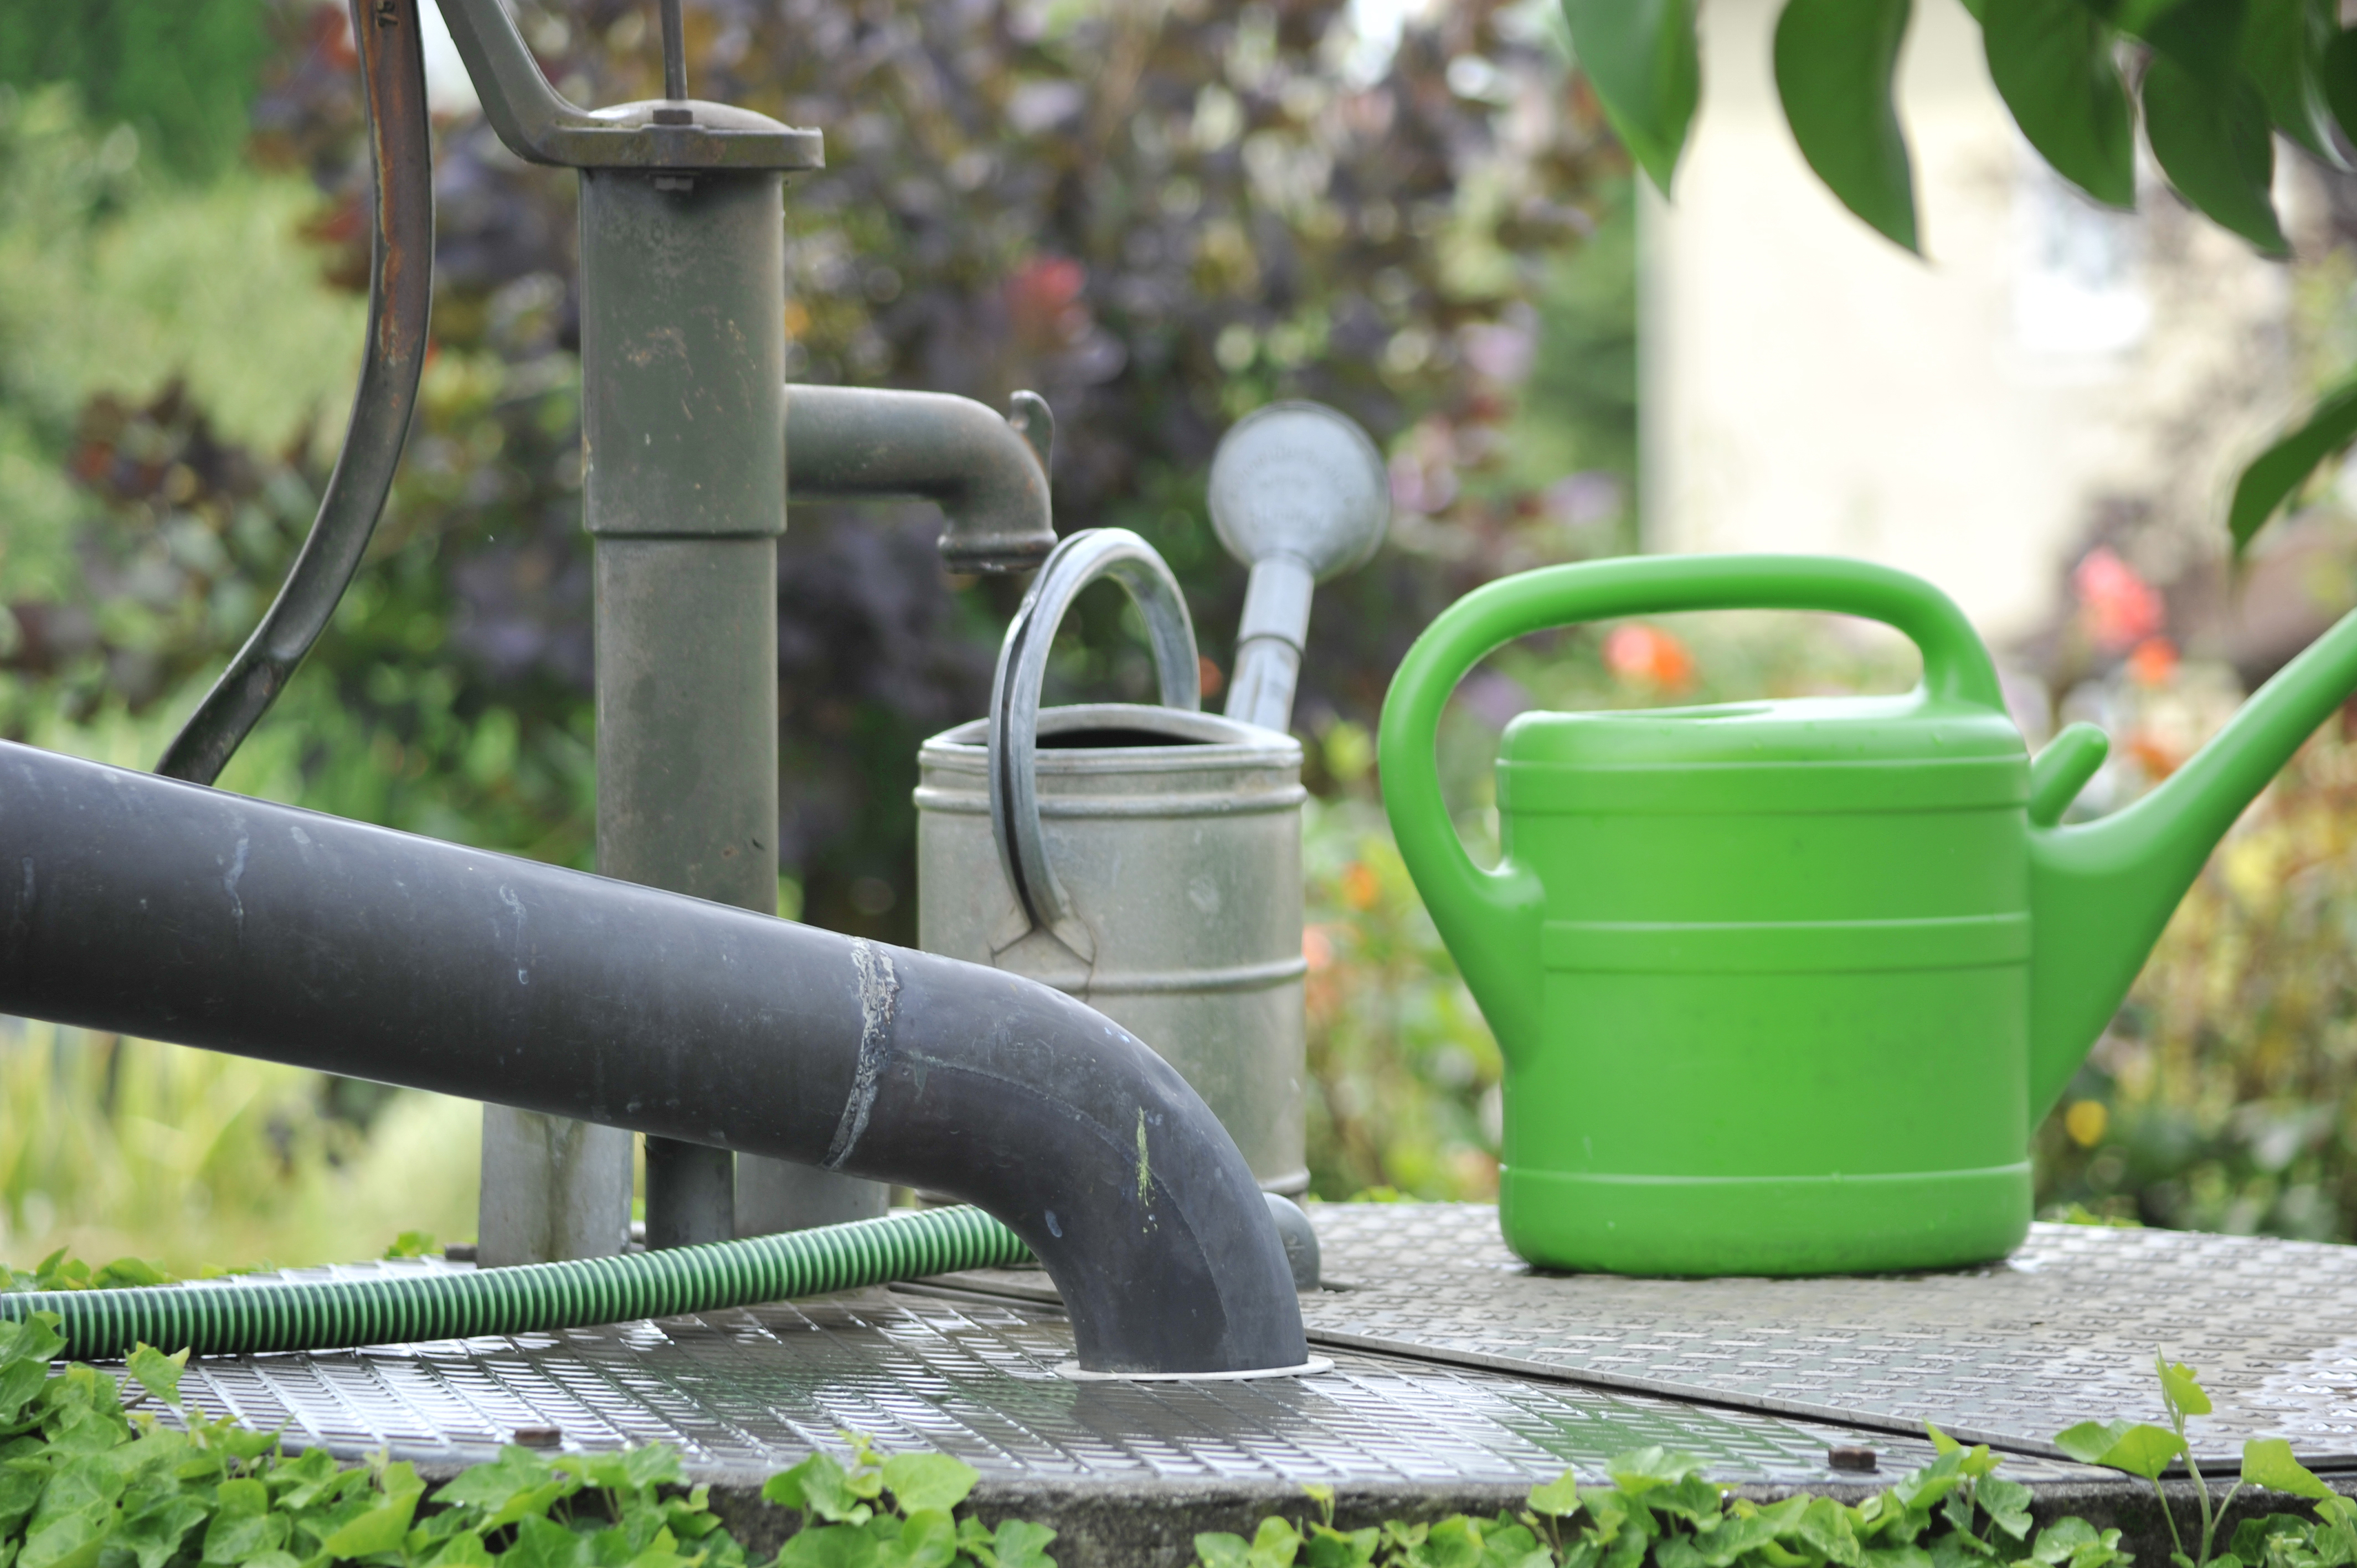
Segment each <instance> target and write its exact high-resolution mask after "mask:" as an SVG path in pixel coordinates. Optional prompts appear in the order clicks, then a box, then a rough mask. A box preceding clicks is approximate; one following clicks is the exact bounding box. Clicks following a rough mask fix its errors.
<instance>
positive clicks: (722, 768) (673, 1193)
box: [480, 168, 881, 1263]
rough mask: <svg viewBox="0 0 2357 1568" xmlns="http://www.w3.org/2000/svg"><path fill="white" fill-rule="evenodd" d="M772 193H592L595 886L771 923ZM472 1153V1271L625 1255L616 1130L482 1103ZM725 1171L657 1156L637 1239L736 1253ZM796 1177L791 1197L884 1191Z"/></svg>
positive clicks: (701, 1153)
mask: <svg viewBox="0 0 2357 1568" xmlns="http://www.w3.org/2000/svg"><path fill="white" fill-rule="evenodd" d="M783 185H784V180H783V177H782V175H781V174H780V173H779V172H776V171H773V170H748V171H743V172H739V171H736V170H729V171H725V172H716V171H713V170H708V169H699V170H695V171H693V172H664V171H657V170H645V169H627V168H585V169H583V170H582V174H581V276H582V286H581V340H582V341H581V349H582V387H583V408H582V445H583V449H584V456H585V486H586V508H585V510H586V518H587V527H588V531H589V533H590V535H591V538H592V540H593V541H594V551H595V563H596V596H597V607H596V616H597V621H596V650H597V869H598V870H599V871H600V872H602V873H604V874H606V875H609V876H618V877H623V878H627V879H629V880H630V881H633V882H643V883H646V884H649V885H651V886H658V887H663V888H668V889H670V890H672V891H673V892H678V893H686V894H690V895H693V896H694V897H699V898H708V899H711V900H713V901H715V902H716V903H724V904H734V905H737V906H739V907H741V908H748V909H755V910H759V912H761V913H763V914H768V915H774V914H776V913H777V899H778V845H777V832H778V659H777V636H778V632H777V540H778V535H779V534H780V533H782V532H784V531H785V521H786V506H785V451H784V395H785V394H784V381H785V374H784V370H785V367H784V358H785V323H784V305H785V300H784V275H785V263H784V215H783V206H782V203H783ZM679 1048H680V1049H682V1050H683V1051H684V1050H687V1049H691V1048H693V1047H692V1045H691V1044H690V1043H689V1042H687V1041H684V1040H683V1041H682V1042H681V1043H680V1047H679ZM631 1109H632V1108H630V1107H626V1106H622V1107H616V1108H615V1110H616V1112H617V1114H618V1115H619V1116H622V1117H627V1116H628V1115H629V1113H630V1110H631ZM483 1153H484V1183H483V1209H482V1230H481V1240H480V1256H481V1258H482V1260H483V1261H484V1262H487V1263H506V1262H526V1261H533V1260H536V1259H539V1258H553V1257H581V1256H594V1255H597V1254H599V1253H607V1252H614V1251H620V1250H621V1248H622V1246H623V1244H624V1240H625V1237H626V1235H627V1232H628V1229H629V1224H630V1134H629V1133H625V1132H621V1131H619V1130H617V1129H613V1128H608V1127H598V1126H590V1125H587V1124H577V1123H566V1122H557V1121H554V1120H553V1119H550V1118H544V1117H539V1116H534V1115H532V1114H531V1113H528V1112H514V1111H505V1110H500V1109H498V1108H487V1109H486V1112H485V1119H484V1151H483ZM746 1163H747V1164H748V1165H770V1164H774V1163H776V1162H770V1161H759V1162H755V1161H750V1160H748V1161H747V1162H746ZM735 1166H736V1159H735V1156H733V1155H730V1154H729V1153H727V1151H726V1150H723V1149H718V1148H708V1147H705V1146H703V1145H700V1144H691V1143H681V1142H676V1141H673V1140H671V1139H664V1138H654V1137H650V1138H649V1139H648V1140H647V1241H648V1244H649V1245H650V1246H651V1247H664V1246H681V1245H686V1244H690V1243H694V1242H699V1241H716V1240H727V1239H728V1238H730V1237H731V1236H733V1235H735V1234H736V1233H737V1224H736V1212H735V1210H736V1199H735V1184H736V1180H737V1173H736V1169H735ZM786 1169H787V1170H788V1171H790V1172H792V1173H793V1176H794V1177H795V1178H797V1183H798V1185H802V1186H808V1185H812V1184H813V1182H814V1181H824V1182H839V1183H842V1184H843V1185H845V1186H856V1187H859V1188H861V1189H864V1191H874V1190H876V1189H875V1187H874V1184H872V1183H857V1184H853V1183H850V1182H849V1181H848V1180H847V1178H841V1177H832V1176H822V1174H821V1173H810V1174H809V1176H807V1177H805V1176H802V1173H801V1172H800V1171H799V1168H798V1167H791V1166H790V1167H786ZM750 1174H754V1173H748V1175H750ZM874 1207H875V1208H880V1207H881V1205H880V1204H877V1205H874ZM820 1217H822V1218H823V1217H831V1216H820ZM770 1218H771V1219H773V1220H774V1219H780V1218H783V1219H787V1221H788V1222H789V1223H791V1217H783V1216H776V1215H772V1216H770ZM809 1222H810V1221H809V1219H803V1220H802V1223H809Z"/></svg>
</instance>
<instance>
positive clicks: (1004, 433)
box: [786, 383, 1056, 572]
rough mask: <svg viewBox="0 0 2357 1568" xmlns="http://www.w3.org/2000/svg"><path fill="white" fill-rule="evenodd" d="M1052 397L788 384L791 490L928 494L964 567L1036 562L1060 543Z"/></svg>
mask: <svg viewBox="0 0 2357 1568" xmlns="http://www.w3.org/2000/svg"><path fill="white" fill-rule="evenodd" d="M1053 435H1054V427H1053V424H1052V423H1051V421H1050V418H1049V413H1048V404H1047V403H1046V402H1045V400H1043V399H1041V398H1040V397H1039V396H1038V395H1037V394H1036V393H1033V392H1017V393H1016V394H1015V398H1014V406H1013V408H1012V410H1011V411H1010V412H1009V413H1007V414H1006V416H1004V417H1002V416H1000V415H999V414H997V413H994V412H992V410H991V409H990V408H989V407H988V406H987V405H986V404H984V403H976V402H974V399H972V398H965V397H953V396H951V395H950V394H948V393H945V392H895V391H887V390H881V389H877V388H872V387H826V386H805V385H802V384H799V383H797V384H794V385H790V386H788V387H787V388H786V497H787V500H788V501H789V503H791V502H793V501H799V500H821V499H828V500H882V499H913V500H928V501H931V502H933V503H934V504H935V505H937V506H939V507H940V508H941V509H942V513H943V515H944V516H945V517H946V519H947V520H948V521H947V526H946V527H944V528H943V529H942V542H941V552H942V564H944V565H945V566H947V567H948V568H949V569H950V570H951V571H952V572H1020V571H1028V570H1029V569H1030V568H1032V567H1034V566H1037V565H1038V564H1039V563H1040V562H1041V561H1043V560H1045V559H1047V556H1048V553H1049V551H1050V550H1053V549H1054V548H1055V547H1056V530H1055V524H1054V522H1053V521H1052V520H1051V514H1050V511H1049V499H1048V460H1049V451H1050V444H1051V442H1052V440H1053Z"/></svg>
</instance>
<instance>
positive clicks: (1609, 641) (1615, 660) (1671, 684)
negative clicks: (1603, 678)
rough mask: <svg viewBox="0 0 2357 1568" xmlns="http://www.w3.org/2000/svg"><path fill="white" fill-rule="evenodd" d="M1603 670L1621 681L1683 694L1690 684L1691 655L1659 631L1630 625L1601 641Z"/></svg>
mask: <svg viewBox="0 0 2357 1568" xmlns="http://www.w3.org/2000/svg"><path fill="white" fill-rule="evenodd" d="M1604 667H1605V668H1606V669H1608V670H1609V671H1612V673H1613V674H1615V675H1617V676H1619V677H1620V679H1621V680H1623V681H1630V682H1641V683H1643V684H1646V685H1650V686H1658V687H1660V688H1661V689H1662V690H1663V691H1665V692H1683V691H1684V690H1685V689H1686V688H1687V687H1689V686H1691V685H1693V684H1694V676H1695V661H1694V655H1693V654H1691V653H1689V652H1687V651H1686V645H1685V644H1684V643H1683V642H1680V641H1679V640H1678V639H1676V638H1674V637H1672V636H1671V635H1670V634H1669V633H1668V632H1666V631H1663V630H1662V629H1661V628H1659V627H1652V626H1646V625H1644V624H1642V623H1641V622H1637V621H1631V622H1629V623H1628V624H1626V625H1623V626H1616V627H1614V628H1612V633H1611V635H1610V636H1609V637H1607V638H1606V639H1604Z"/></svg>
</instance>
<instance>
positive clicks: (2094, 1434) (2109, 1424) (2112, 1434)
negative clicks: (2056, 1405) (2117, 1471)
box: [2054, 1421, 2128, 1465]
mask: <svg viewBox="0 0 2357 1568" xmlns="http://www.w3.org/2000/svg"><path fill="white" fill-rule="evenodd" d="M2127 1429H2128V1423H2126V1422H2125V1421H2083V1422H2081V1423H2079V1424H2078V1425H2076V1426H2072V1427H2065V1428H2064V1429H2063V1430H2062V1431H2061V1432H2058V1433H2056V1434H2054V1446H2055V1447H2057V1448H2060V1449H2061V1450H2062V1452H2063V1453H2064V1454H2066V1455H2069V1456H2070V1457H2072V1458H2073V1459H2076V1460H2077V1461H2079V1463H2080V1464H2082V1465H2100V1464H2102V1463H2103V1462H2104V1455H2106V1454H2109V1453H2110V1452H2111V1451H2112V1450H2113V1448H2115V1446H2117V1445H2118V1444H2119V1441H2120V1439H2121V1437H2123V1436H2124V1435H2126V1432H2127Z"/></svg>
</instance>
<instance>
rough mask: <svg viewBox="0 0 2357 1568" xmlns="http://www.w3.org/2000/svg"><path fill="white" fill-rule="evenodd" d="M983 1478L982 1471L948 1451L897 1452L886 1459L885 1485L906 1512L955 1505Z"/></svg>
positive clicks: (951, 1507) (947, 1507)
mask: <svg viewBox="0 0 2357 1568" xmlns="http://www.w3.org/2000/svg"><path fill="white" fill-rule="evenodd" d="M981 1479H982V1472H981V1471H979V1470H977V1469H975V1468H974V1466H971V1465H968V1464H965V1463H963V1461H961V1460H957V1459H952V1458H951V1457H950V1456H949V1455H946V1454H895V1455H892V1457H890V1458H889V1459H887V1460H885V1461H884V1485H885V1486H887V1487H889V1488H891V1492H892V1497H893V1500H894V1501H896V1502H898V1503H899V1505H900V1508H901V1509H902V1511H903V1512H906V1513H911V1514H913V1513H916V1512H918V1511H919V1510H920V1509H942V1510H944V1511H946V1510H948V1509H953V1508H955V1507H957V1506H958V1504H960V1503H962V1502H963V1501H965V1499H966V1494H967V1493H969V1492H971V1491H973V1490H974V1483H975V1482H976V1481H979V1480H981Z"/></svg>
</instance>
